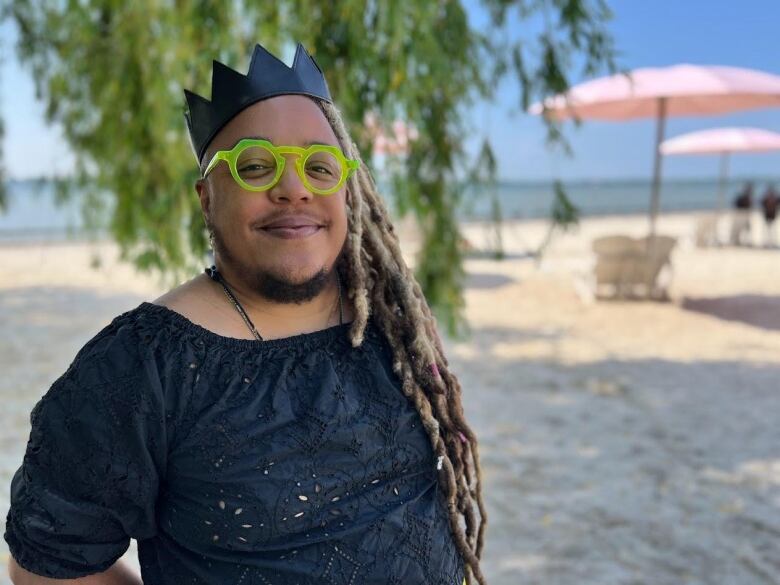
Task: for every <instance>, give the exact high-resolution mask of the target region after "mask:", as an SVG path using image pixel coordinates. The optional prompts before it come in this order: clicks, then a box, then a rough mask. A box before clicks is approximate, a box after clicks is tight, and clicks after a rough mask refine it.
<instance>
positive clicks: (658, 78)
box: [530, 64, 780, 233]
mask: <svg viewBox="0 0 780 585" xmlns="http://www.w3.org/2000/svg"><path fill="white" fill-rule="evenodd" d="M765 107H780V76H778V75H772V74H769V73H765V72H762V71H756V70H753V69H741V68H736V67H718V66H705V65H689V64H682V65H673V66H671V67H660V68H643V69H636V70H634V71H631V72H628V73H627V74H617V75H612V76H609V77H603V78H600V79H595V80H593V81H587V82H585V83H581V84H579V85H577V86H574V87H572V88H571V89H570V90H569V91H568V92H567V93H566V94H564V95H559V96H554V97H551V98H548V99H546V100H544V101H543V102H542V103H539V104H534V105H533V106H532V107H531V109H530V111H531V113H533V114H544V115H545V116H549V117H550V118H553V119H557V120H566V119H569V118H579V119H597V120H617V121H619V120H634V119H639V118H649V117H653V118H656V120H657V128H656V149H655V163H654V165H653V191H652V197H651V202H650V232H651V233H654V232H655V220H656V216H657V215H658V201H659V191H660V182H661V150H660V145H661V142H663V138H664V132H665V125H666V118H667V117H668V116H705V115H714V114H724V113H727V112H734V111H738V110H747V109H754V108H765Z"/></svg>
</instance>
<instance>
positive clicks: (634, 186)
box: [0, 177, 780, 241]
mask: <svg viewBox="0 0 780 585" xmlns="http://www.w3.org/2000/svg"><path fill="white" fill-rule="evenodd" d="M754 181H755V185H756V194H757V196H758V198H760V196H761V194H762V193H763V191H764V189H765V188H766V184H767V183H768V182H776V183H779V184H780V178H778V179H771V178H766V177H760V178H755V179H754ZM743 182H744V180H743V179H733V180H732V181H730V182H729V183H728V185H727V190H726V202H727V204H728V203H730V202H731V200H732V198H733V196H734V194H735V193H736V191H737V190H738V189H739V188H740V187H741V186H742V184H743ZM564 186H565V188H566V191H567V193H568V195H569V197H570V198H571V200H572V202H573V203H574V204H575V205H576V206H577V207H579V209H580V211H581V213H582V215H583V216H593V215H611V214H634V213H647V211H648V206H649V201H650V182H649V181H645V180H635V181H577V182H570V183H565V184H564ZM496 193H497V194H498V197H499V200H500V201H501V207H502V212H503V216H504V218H507V219H523V218H539V217H546V216H548V215H549V211H550V206H551V204H552V201H553V188H552V184H551V183H549V182H545V183H526V182H500V183H499V184H498V185H497V187H496ZM192 196H193V197H195V196H196V195H195V193H194V192H193V195H192ZM717 196H718V184H717V181H714V180H686V181H680V180H676V181H674V180H669V181H666V182H665V183H664V184H663V186H662V190H661V211H662V212H671V211H690V210H706V209H713V208H715V206H716V205H717ZM8 201H9V205H8V209H7V210H6V212H5V213H0V241H9V240H12V241H19V240H23V241H24V240H60V239H67V238H70V237H78V236H79V235H82V233H83V222H82V220H81V213H80V209H81V201H80V200H79V198H78V197H75V198H74V199H73V200H72V201H69V202H68V203H66V204H64V205H57V204H56V203H55V198H54V190H53V188H52V186H51V185H49V184H42V185H41V184H39V183H36V182H33V181H10V182H9V183H8ZM489 211H490V198H489V197H488V196H487V195H486V193H484V192H483V193H481V194H476V193H475V194H472V195H470V196H469V198H468V200H467V201H466V204H465V205H464V208H463V209H462V210H461V211H460V212H459V217H461V218H462V219H481V218H485V217H488V216H489Z"/></svg>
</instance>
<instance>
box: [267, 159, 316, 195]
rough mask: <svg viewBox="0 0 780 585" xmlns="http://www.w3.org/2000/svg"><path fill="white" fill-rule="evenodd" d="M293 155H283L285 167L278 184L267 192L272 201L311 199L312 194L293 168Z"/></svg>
mask: <svg viewBox="0 0 780 585" xmlns="http://www.w3.org/2000/svg"><path fill="white" fill-rule="evenodd" d="M295 163H296V157H295V155H285V165H284V170H283V171H282V176H281V177H279V182H278V183H277V184H276V185H274V186H273V188H271V189H270V190H269V191H268V196H269V197H270V198H271V199H272V200H273V201H274V202H278V201H284V200H288V201H300V200H308V199H311V198H312V197H313V196H314V194H313V193H312V192H311V191H309V190H308V189H307V188H306V186H305V185H304V184H303V181H302V180H301V177H300V176H298V171H297V169H296V168H295Z"/></svg>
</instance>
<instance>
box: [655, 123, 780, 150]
mask: <svg viewBox="0 0 780 585" xmlns="http://www.w3.org/2000/svg"><path fill="white" fill-rule="evenodd" d="M771 150H780V134H778V133H777V132H770V131H769V130H762V129H760V128H712V129H710V130H701V131H699V132H689V133H688V134H682V135H680V136H675V137H674V138H670V139H669V140H665V141H664V142H663V143H662V144H661V153H662V154H727V153H732V152H768V151H771Z"/></svg>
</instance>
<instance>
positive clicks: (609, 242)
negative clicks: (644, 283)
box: [593, 236, 641, 297]
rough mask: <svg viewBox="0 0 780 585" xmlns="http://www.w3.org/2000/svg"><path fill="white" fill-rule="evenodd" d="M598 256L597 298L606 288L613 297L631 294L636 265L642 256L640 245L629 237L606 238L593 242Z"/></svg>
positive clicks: (595, 269) (595, 275) (595, 274)
mask: <svg viewBox="0 0 780 585" xmlns="http://www.w3.org/2000/svg"><path fill="white" fill-rule="evenodd" d="M593 251H594V252H595V254H596V265H595V267H594V269H593V275H594V277H595V288H596V297H599V296H600V294H599V291H600V290H601V289H603V288H604V287H607V288H608V289H611V291H612V296H613V297H625V296H628V295H630V294H631V288H632V286H633V285H632V281H633V280H634V271H635V264H636V262H637V260H638V258H639V255H640V254H641V250H640V249H639V244H638V243H637V241H636V240H634V238H630V237H628V236H604V237H601V238H597V239H595V240H594V241H593Z"/></svg>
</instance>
